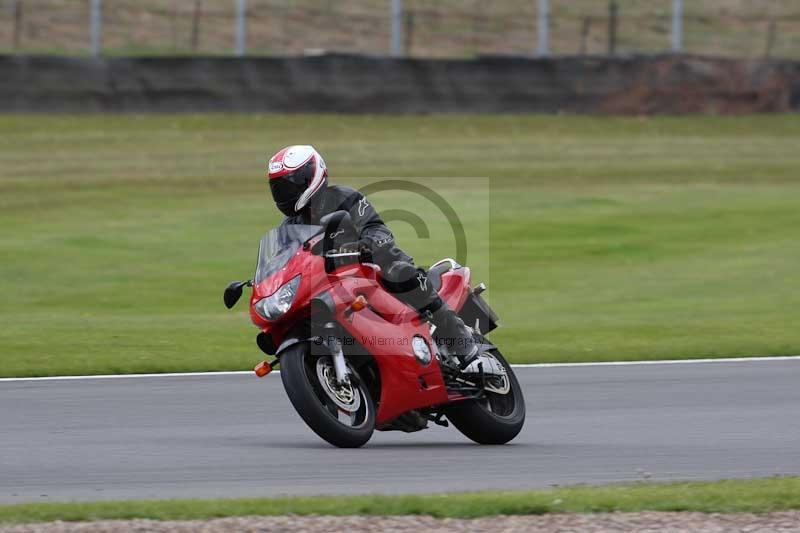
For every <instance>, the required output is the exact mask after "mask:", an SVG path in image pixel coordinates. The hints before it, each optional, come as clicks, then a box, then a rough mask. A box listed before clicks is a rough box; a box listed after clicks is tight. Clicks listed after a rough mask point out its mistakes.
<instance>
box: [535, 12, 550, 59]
mask: <svg viewBox="0 0 800 533" xmlns="http://www.w3.org/2000/svg"><path fill="white" fill-rule="evenodd" d="M537 14H538V17H537V26H536V32H537V34H538V37H539V43H538V46H537V48H536V55H538V56H539V57H547V56H548V55H550V35H549V31H550V1H549V0H539V9H538V10H537Z"/></svg>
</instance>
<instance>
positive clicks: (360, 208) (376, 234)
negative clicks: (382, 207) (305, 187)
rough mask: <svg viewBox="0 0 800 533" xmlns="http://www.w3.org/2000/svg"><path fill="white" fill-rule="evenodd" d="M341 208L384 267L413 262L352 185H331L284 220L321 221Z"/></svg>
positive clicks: (376, 259)
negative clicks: (398, 262)
mask: <svg viewBox="0 0 800 533" xmlns="http://www.w3.org/2000/svg"><path fill="white" fill-rule="evenodd" d="M339 210H346V211H348V212H349V213H350V217H351V219H352V221H353V224H354V225H355V227H356V231H358V234H359V239H360V240H361V243H362V244H363V245H365V246H366V247H367V248H368V249H369V250H370V252H371V254H372V258H373V262H374V263H375V264H377V265H378V266H380V267H381V269H383V270H386V269H388V267H389V265H391V264H392V263H393V262H395V261H404V262H407V263H411V264H413V263H414V259H413V258H412V257H411V256H410V255H408V254H406V253H405V252H404V251H403V250H401V249H400V248H398V247H397V246H396V245H395V242H394V235H392V232H391V231H389V228H388V227H386V224H384V222H383V220H381V217H380V215H378V212H377V211H375V208H373V207H372V204H370V203H369V201H368V200H367V198H366V197H364V195H363V194H361V193H360V192H358V191H357V190H355V189H352V188H350V187H343V186H341V185H329V186H328V187H327V188H326V189H324V190H323V191H322V193H321V194H319V195H318V196H317V197H315V198H314V199H312V201H311V204H310V205H309V206H308V208H307V209H304V210H303V212H302V213H300V214H299V215H295V216H292V217H287V218H286V219H285V220H284V221H283V223H284V224H319V219H320V218H322V217H323V216H325V215H327V214H329V213H333V212H334V211H339Z"/></svg>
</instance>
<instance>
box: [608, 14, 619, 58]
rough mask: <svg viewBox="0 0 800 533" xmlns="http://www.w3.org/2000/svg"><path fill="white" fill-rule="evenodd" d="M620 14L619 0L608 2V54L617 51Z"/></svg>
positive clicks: (611, 54)
mask: <svg viewBox="0 0 800 533" xmlns="http://www.w3.org/2000/svg"><path fill="white" fill-rule="evenodd" d="M618 16H619V6H618V5H617V0H611V2H609V4H608V55H610V56H613V55H614V54H615V53H617V17H618Z"/></svg>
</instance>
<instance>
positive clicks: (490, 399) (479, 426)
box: [445, 349, 525, 444]
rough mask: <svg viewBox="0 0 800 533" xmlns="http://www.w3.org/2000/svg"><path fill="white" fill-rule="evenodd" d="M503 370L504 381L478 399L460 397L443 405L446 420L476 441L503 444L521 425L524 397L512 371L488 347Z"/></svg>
mask: <svg viewBox="0 0 800 533" xmlns="http://www.w3.org/2000/svg"><path fill="white" fill-rule="evenodd" d="M488 354H489V355H491V356H492V357H494V358H495V359H496V360H497V362H499V363H500V364H501V365H502V366H503V368H504V369H505V371H506V377H507V382H506V383H504V384H497V385H496V386H495V387H492V388H493V390H491V391H490V390H487V391H486V392H485V397H484V398H482V399H479V400H464V401H461V402H457V403H454V404H452V405H450V406H448V407H447V409H446V411H445V414H446V415H447V418H448V420H450V422H452V423H453V425H454V426H455V427H456V428H457V429H458V430H459V431H460V432H461V433H463V434H464V435H465V436H466V437H468V438H470V439H472V440H473V441H475V442H477V443H478V444H505V443H507V442H509V441H510V440H511V439H513V438H514V437H516V436H517V435H518V434H519V432H520V431H521V430H522V426H523V425H524V424H525V398H523V396H522V388H521V387H520V385H519V381H517V376H515V375H514V370H513V369H512V368H511V365H509V364H508V361H506V359H505V358H504V357H503V355H502V354H501V353H500V352H499V351H498V350H496V349H495V350H490V351H489V352H488Z"/></svg>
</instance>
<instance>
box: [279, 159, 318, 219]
mask: <svg viewBox="0 0 800 533" xmlns="http://www.w3.org/2000/svg"><path fill="white" fill-rule="evenodd" d="M267 177H268V178H269V188H270V190H271V191H272V198H273V199H274V200H275V205H277V206H278V209H280V211H281V213H283V214H284V215H286V216H287V217H289V216H292V215H296V214H297V213H299V212H300V211H301V210H302V209H303V208H304V207H306V206H307V205H308V203H309V202H310V201H311V199H312V198H313V197H314V196H315V195H317V194H320V193H321V192H322V190H323V189H325V187H326V186H327V184H328V169H327V168H326V167H325V160H323V159H322V156H321V155H320V154H319V152H317V151H316V150H315V149H314V147H313V146H309V145H294V146H287V147H286V148H284V149H283V150H281V151H279V152H278V153H277V154H275V155H273V156H272V158H271V159H270V160H269V165H268V167H267Z"/></svg>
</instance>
